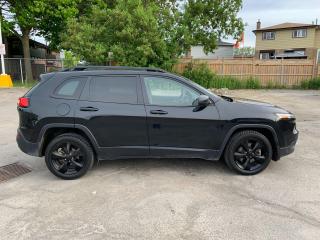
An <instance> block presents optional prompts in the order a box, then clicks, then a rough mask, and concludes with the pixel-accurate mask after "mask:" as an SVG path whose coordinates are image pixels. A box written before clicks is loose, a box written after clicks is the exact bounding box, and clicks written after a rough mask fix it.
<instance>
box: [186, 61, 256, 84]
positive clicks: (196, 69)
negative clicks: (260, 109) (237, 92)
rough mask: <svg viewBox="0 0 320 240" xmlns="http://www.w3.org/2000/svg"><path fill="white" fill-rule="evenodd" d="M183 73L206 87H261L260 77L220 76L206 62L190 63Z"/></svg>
mask: <svg viewBox="0 0 320 240" xmlns="http://www.w3.org/2000/svg"><path fill="white" fill-rule="evenodd" d="M182 75H183V76H184V77H186V78H188V79H190V80H192V81H194V82H196V83H198V84H200V85H201V86H203V87H205V88H228V89H245V88H247V89H259V88H261V86H260V82H259V80H258V79H254V78H248V79H245V80H239V79H236V78H234V77H232V76H218V75H216V74H214V73H213V72H212V71H211V70H210V69H209V67H208V66H207V65H206V64H193V63H190V64H188V65H187V67H186V68H185V70H184V72H183V73H182Z"/></svg>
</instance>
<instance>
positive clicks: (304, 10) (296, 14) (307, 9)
mask: <svg viewBox="0 0 320 240" xmlns="http://www.w3.org/2000/svg"><path fill="white" fill-rule="evenodd" d="M239 16H240V17H241V18H242V19H243V22H244V23H246V24H247V26H246V27H245V42H244V45H245V46H251V47H254V45H255V35H254V33H253V32H252V31H253V30H254V29H255V28H256V22H257V21H258V19H260V21H261V27H268V26H272V25H276V24H280V23H284V22H294V23H306V24H312V21H314V22H315V21H316V19H317V18H318V24H319V25H320V0H243V7H242V10H241V11H240V13H239ZM227 41H229V42H233V41H234V40H232V38H231V39H227Z"/></svg>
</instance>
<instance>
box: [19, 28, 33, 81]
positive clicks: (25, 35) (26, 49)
mask: <svg viewBox="0 0 320 240" xmlns="http://www.w3.org/2000/svg"><path fill="white" fill-rule="evenodd" d="M29 33H30V31H29V30H24V31H22V38H21V42H22V48H23V58H24V59H23V61H24V67H25V72H26V80H27V81H31V80H33V76H32V68H31V57H30V45H29Z"/></svg>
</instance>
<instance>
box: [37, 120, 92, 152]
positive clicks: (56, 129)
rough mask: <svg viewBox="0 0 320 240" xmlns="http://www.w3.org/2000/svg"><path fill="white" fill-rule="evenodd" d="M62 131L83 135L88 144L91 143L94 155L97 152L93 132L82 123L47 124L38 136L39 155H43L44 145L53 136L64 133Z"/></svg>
mask: <svg viewBox="0 0 320 240" xmlns="http://www.w3.org/2000/svg"><path fill="white" fill-rule="evenodd" d="M64 133H76V134H79V135H81V136H82V137H84V138H85V139H86V140H87V141H88V142H89V144H90V145H91V147H92V149H93V152H94V154H95V157H97V154H98V144H97V141H96V139H95V137H94V136H93V134H92V133H91V132H90V130H89V129H88V128H86V127H85V126H83V125H79V124H76V125H74V124H59V123H57V124H56V123H54V124H48V125H46V126H45V127H43V128H42V129H41V132H40V136H39V142H40V147H39V156H40V157H42V156H44V153H45V150H46V147H47V146H48V144H49V143H50V141H51V140H52V139H54V138H55V137H57V136H59V135H61V134H64Z"/></svg>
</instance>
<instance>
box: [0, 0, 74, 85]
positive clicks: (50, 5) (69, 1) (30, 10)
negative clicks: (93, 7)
mask: <svg viewBox="0 0 320 240" xmlns="http://www.w3.org/2000/svg"><path fill="white" fill-rule="evenodd" d="M0 5H1V12H2V14H1V18H2V20H3V22H4V30H5V31H6V32H8V33H10V34H13V35H15V36H17V37H18V38H19V39H20V40H21V43H22V47H23V56H24V65H25V71H26V79H28V80H31V79H32V69H31V61H30V46H29V39H30V35H31V34H34V35H41V36H43V37H45V38H46V40H47V41H49V42H50V43H51V46H53V47H56V46H57V45H58V44H59V41H60V39H59V36H60V32H61V31H62V30H63V28H64V27H65V24H64V22H65V21H66V19H68V18H70V17H73V16H74V15H75V14H76V13H77V0H55V1H52V0H23V1H17V0H0Z"/></svg>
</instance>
